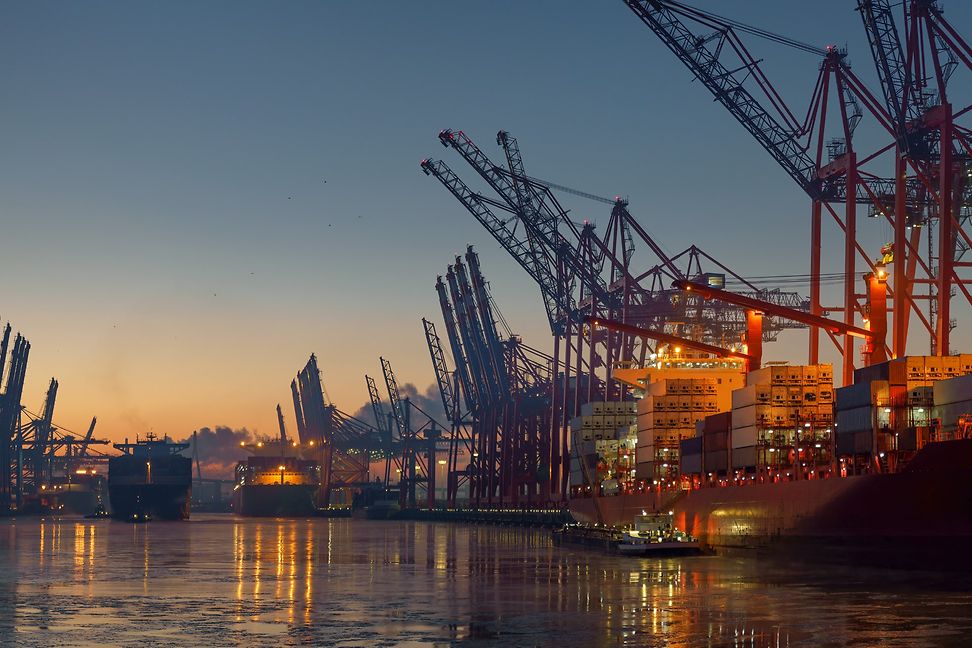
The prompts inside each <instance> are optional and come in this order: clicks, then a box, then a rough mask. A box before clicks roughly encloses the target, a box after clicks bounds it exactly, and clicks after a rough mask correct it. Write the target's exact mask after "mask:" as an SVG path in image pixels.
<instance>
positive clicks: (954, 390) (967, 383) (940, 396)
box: [932, 374, 972, 405]
mask: <svg viewBox="0 0 972 648" xmlns="http://www.w3.org/2000/svg"><path fill="white" fill-rule="evenodd" d="M932 391H933V398H934V403H935V405H948V404H949V403H959V402H962V401H966V400H972V374H970V375H968V376H960V377H958V378H949V379H947V380H939V381H938V382H936V383H935V384H934V386H933V387H932Z"/></svg>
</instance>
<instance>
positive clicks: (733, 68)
mask: <svg viewBox="0 0 972 648" xmlns="http://www.w3.org/2000/svg"><path fill="white" fill-rule="evenodd" d="M625 4H627V6H628V7H629V8H630V9H631V10H632V11H633V12H634V13H635V14H636V15H637V16H638V18H639V19H640V20H641V21H642V22H644V23H645V24H646V25H647V26H649V27H650V28H651V30H652V31H653V32H654V33H655V34H656V35H657V36H658V37H659V38H660V39H661V40H662V42H663V43H664V44H665V45H666V46H667V47H668V48H669V49H670V50H671V51H672V52H673V53H674V54H675V55H676V56H677V57H678V58H679V60H681V61H682V63H683V64H684V65H685V66H686V67H688V68H689V70H691V71H692V73H693V74H694V75H695V77H696V78H697V79H699V80H700V81H701V82H702V84H703V85H704V86H705V87H706V88H707V89H708V90H709V91H710V92H711V93H712V95H713V96H714V97H715V99H716V100H717V101H718V102H720V103H721V104H722V105H723V106H724V107H725V108H726V109H727V110H728V111H729V112H730V114H732V115H733V117H734V118H735V119H736V120H737V121H739V122H740V124H741V125H742V126H743V127H744V128H746V130H748V131H749V132H750V134H751V135H752V136H753V137H754V138H755V139H756V141H757V142H758V143H759V144H760V145H761V146H762V147H763V148H764V149H765V150H766V151H767V152H768V153H769V154H770V155H771V156H772V157H773V158H774V159H775V160H776V161H777V163H778V164H780V165H781V167H782V168H783V169H784V170H785V171H786V172H787V173H788V174H789V175H790V176H791V177H792V178H793V179H794V180H795V181H796V182H797V184H798V185H799V186H800V188H801V189H802V190H803V191H804V192H805V193H806V194H807V195H808V196H809V197H810V198H811V201H812V213H811V251H810V264H811V271H810V274H811V285H810V298H811V312H812V313H813V314H815V315H821V314H822V312H823V310H824V309H823V307H822V305H821V300H820V256H821V255H820V251H821V213H822V210H826V211H827V212H829V213H830V215H831V216H832V217H833V218H834V220H835V221H836V223H837V224H838V226H839V227H840V228H841V230H842V231H843V236H844V272H843V274H844V289H843V293H844V294H843V304H842V306H840V307H836V308H832V309H829V310H842V311H843V316H844V317H843V319H844V323H845V324H847V325H853V324H854V316H855V311H858V312H861V313H862V314H863V311H864V307H863V306H862V305H861V304H860V303H859V302H858V301H857V295H856V293H855V290H854V286H855V284H856V281H857V278H858V277H857V274H856V268H857V264H858V263H859V262H860V259H863V262H864V264H865V265H866V266H867V267H868V271H869V272H870V273H874V272H876V271H877V268H876V267H875V264H874V263H873V262H872V261H871V259H870V258H869V255H868V254H867V253H866V251H865V250H864V249H863V247H862V246H861V245H860V243H859V242H858V240H857V229H856V228H857V226H856V217H857V206H858V205H859V204H861V205H864V204H867V205H870V206H871V208H872V210H873V212H874V214H875V215H882V216H884V217H885V219H886V220H887V221H888V222H889V223H891V224H892V226H893V227H894V229H895V244H894V249H895V261H894V268H893V276H892V277H891V279H892V280H893V285H892V286H891V291H892V294H893V295H894V297H895V302H894V304H895V305H894V312H895V315H894V320H893V322H894V326H893V329H894V334H893V345H892V352H893V353H894V354H895V355H896V356H900V355H904V353H905V344H906V337H907V324H908V318H909V315H910V314H913V315H914V316H915V317H916V318H917V319H918V320H919V321H920V322H921V323H922V324H923V325H924V327H925V328H926V329H927V330H928V331H929V334H930V335H931V337H932V340H933V344H932V347H933V348H932V352H933V353H948V333H949V330H950V328H951V321H950V319H949V315H948V312H949V299H950V297H951V293H952V288H953V287H955V288H957V289H958V291H959V292H961V293H962V294H963V296H964V297H965V299H966V301H968V302H969V303H970V304H972V292H970V291H969V290H968V288H967V286H966V284H967V283H968V280H964V279H962V278H961V277H959V275H958V273H957V272H956V271H955V268H956V267H957V266H955V264H953V260H952V259H953V254H954V248H955V246H956V243H962V244H963V245H968V244H970V243H972V237H969V236H968V234H967V233H966V232H965V230H964V228H962V227H961V224H960V223H959V221H958V219H957V218H955V217H954V216H952V217H949V216H947V215H948V214H953V213H954V211H955V210H956V206H953V205H952V200H953V196H954V195H957V194H956V187H957V186H959V185H956V184H955V183H954V182H953V178H955V179H958V180H960V181H962V182H964V180H961V179H962V178H963V177H964V176H965V175H966V174H962V173H957V172H956V171H957V170H956V166H955V165H954V164H953V162H952V160H951V157H952V149H953V146H952V145H951V144H950V145H948V146H944V147H941V150H940V154H939V155H937V158H938V159H937V160H936V163H935V165H927V164H926V165H924V168H923V165H922V163H921V161H920V157H921V152H922V151H928V150H931V149H932V148H934V142H931V141H930V140H929V138H928V137H927V133H928V131H929V130H937V131H938V139H939V141H945V142H951V141H952V139H953V138H954V139H955V140H961V144H960V145H961V146H963V147H965V148H966V149H967V148H968V147H967V142H965V138H966V134H965V133H964V132H962V131H961V130H956V129H952V128H951V125H950V121H951V118H950V117H948V115H951V114H952V112H951V110H952V109H951V107H950V105H949V104H948V102H947V100H946V98H945V94H944V88H945V84H946V82H947V76H948V71H949V69H950V67H949V65H948V64H944V65H943V64H942V59H943V58H944V57H945V56H946V55H953V54H954V56H955V57H956V58H958V59H961V60H962V61H963V62H965V63H966V64H968V59H967V58H963V56H962V53H963V52H967V51H968V47H967V45H965V43H964V41H962V39H961V38H960V37H958V35H957V34H956V33H955V32H954V30H953V29H952V28H951V27H950V26H948V24H947V22H945V21H944V19H943V18H942V16H941V11H940V9H939V8H938V7H937V4H936V3H935V2H933V1H931V0H906V2H905V3H904V4H905V5H906V7H907V9H906V14H905V15H906V16H907V18H908V20H907V28H908V32H909V34H910V36H909V38H908V41H907V42H908V47H907V48H906V49H905V50H904V51H902V50H901V47H900V42H899V41H898V40H897V39H898V37H897V33H896V28H895V26H894V18H893V16H892V15H891V12H890V7H889V5H888V3H887V2H883V1H878V0H875V1H873V2H872V1H870V0H862V1H861V3H860V7H859V9H860V10H861V13H862V16H863V18H864V22H865V28H866V31H867V33H868V37H869V41H870V44H871V48H872V53H873V54H874V55H875V63H876V64H877V67H878V76H879V78H880V80H881V82H882V91H883V94H884V99H885V101H884V103H883V105H882V102H881V100H880V99H878V98H876V97H875V96H874V95H873V94H872V93H871V92H870V91H869V90H868V88H867V87H866V86H865V85H864V84H863V83H862V82H861V81H860V80H859V79H858V78H857V77H856V75H855V74H854V73H853V72H852V71H851V69H850V66H849V64H848V63H847V57H846V52H845V51H843V50H840V49H838V48H833V47H830V48H816V47H813V46H808V45H805V44H802V43H798V42H796V41H793V40H792V39H787V38H784V37H781V36H779V35H776V34H771V33H769V32H767V31H766V30H760V29H757V28H753V27H750V26H748V25H744V24H742V23H740V22H739V21H734V20H731V19H728V18H724V17H721V16H717V15H715V14H712V13H709V12H704V11H701V10H698V9H695V8H692V7H689V6H687V5H684V4H682V3H681V2H675V1H674V0H625ZM919 25H924V27H923V29H924V33H925V34H927V42H928V44H927V45H922V43H923V42H924V41H925V40H926V39H925V38H924V37H919V35H918V33H919V32H918V29H919ZM742 32H745V33H749V34H752V35H756V36H759V37H762V38H769V39H770V40H773V41H775V42H777V43H782V44H785V45H788V46H791V47H796V48H798V49H802V50H804V51H807V52H810V53H812V54H814V55H816V56H819V57H820V58H821V66H820V72H819V75H818V78H817V83H816V86H815V88H814V91H813V95H812V99H811V106H810V109H809V110H808V112H807V118H806V119H805V120H804V121H800V120H798V119H796V117H795V116H794V113H793V112H792V111H791V110H790V109H789V107H788V106H787V105H786V103H785V102H784V100H783V99H782V97H781V96H780V94H779V93H778V92H777V91H776V89H775V88H774V87H773V85H772V83H771V82H770V81H769V79H768V78H767V77H766V75H765V74H764V73H763V72H762V69H761V66H760V63H759V60H758V59H756V58H755V57H754V56H753V55H752V54H750V52H749V50H748V48H747V47H746V45H745V44H744V43H743V42H742V39H741V38H740V37H739V35H738V34H739V33H742ZM922 47H925V48H927V49H928V52H927V53H921V52H920V51H919V50H920V49H921V48H922ZM948 53H951V54H948ZM926 54H927V55H926ZM732 57H734V58H733V60H731V61H730V58H732ZM926 65H928V66H931V67H932V68H934V69H933V70H930V71H928V72H926V71H924V66H926ZM929 78H937V79H938V90H939V95H940V96H939V97H938V101H937V102H935V103H937V104H939V105H940V108H934V109H931V110H927V109H925V108H919V107H918V106H916V103H915V99H916V98H917V96H918V95H917V94H916V93H915V92H913V91H912V90H909V87H910V86H912V85H914V84H923V83H925V82H926V79H929ZM831 87H833V91H832V95H833V96H832V97H831ZM831 99H833V100H834V102H835V103H836V104H837V107H838V109H839V115H838V117H837V126H838V128H837V132H838V133H839V136H838V138H837V139H835V140H833V141H831V142H830V144H828V145H827V146H826V147H825V130H826V128H827V111H828V109H827V106H828V102H829V101H830V100H831ZM861 106H863V107H864V109H866V111H867V113H868V114H869V115H870V116H871V117H872V118H873V119H874V122H875V123H876V124H877V126H878V127H879V128H880V129H882V130H883V131H884V132H887V133H888V134H890V135H891V136H892V137H893V138H894V140H895V143H892V144H891V145H890V146H885V147H884V148H881V149H878V150H877V151H876V152H873V153H869V154H863V153H861V152H860V151H857V150H855V148H854V145H853V133H854V130H855V128H856V126H857V124H858V122H859V121H860V120H861V117H862V112H861V109H860V108H861ZM964 111H965V109H963V110H961V111H958V113H956V114H959V113H961V112H964ZM918 114H921V117H920V119H918V118H917V115H918ZM916 119H917V121H916ZM919 126H920V128H919ZM922 128H923V129H924V130H925V133H926V134H921V133H920V132H919V131H920V130H921V129H922ZM946 131H947V132H946ZM896 144H897V146H896ZM929 147H931V148H929ZM894 148H897V149H898V153H897V161H896V164H895V168H894V173H893V175H892V176H891V177H890V178H888V177H882V175H881V174H876V173H874V172H871V171H868V170H866V166H865V165H867V164H870V166H874V165H875V164H876V163H875V160H880V159H881V156H882V155H883V154H884V153H885V152H887V151H889V150H891V149H894ZM825 149H826V151H827V152H828V154H829V156H830V159H829V160H828V159H826V158H825V157H824V152H825ZM814 150H815V153H813V151H814ZM906 163H907V165H909V166H911V167H912V170H913V171H914V174H913V175H907V176H906V173H905V165H906ZM931 166H936V167H937V170H933V169H931ZM936 176H937V177H938V181H937V182H936V181H935V180H934V178H935V177H936ZM936 185H937V186H936ZM960 193H961V192H960ZM835 203H842V204H843V205H844V214H843V216H840V215H839V214H838V213H837V211H836V210H835V209H834V207H833V204H835ZM916 212H917V214H916ZM921 214H924V216H922V215H921ZM939 214H946V216H945V217H944V218H943V217H940V216H939ZM930 219H936V220H937V221H938V222H939V223H940V227H941V229H942V231H940V233H939V242H938V249H939V250H945V251H946V252H945V253H940V252H939V253H938V254H939V255H940V257H941V259H940V261H941V262H940V263H936V262H935V260H934V257H935V254H936V253H935V252H934V251H932V253H931V254H929V255H928V256H927V257H926V258H922V256H921V251H920V249H919V248H920V246H919V245H918V241H919V237H920V231H919V227H920V226H921V225H922V224H930V222H931V221H930ZM908 228H911V231H910V233H907V232H906V230H907V229H908ZM929 247H930V248H932V247H933V246H931V244H929ZM969 247H972V245H969ZM858 257H860V259H858ZM936 266H940V267H936ZM916 268H917V269H920V270H921V271H922V273H923V275H924V278H921V279H916V278H915V270H916ZM915 285H927V287H928V289H929V293H928V295H927V296H926V298H927V299H928V300H929V313H928V315H927V316H926V315H925V314H923V313H922V311H921V309H920V308H919V307H918V305H917V303H916V301H915V295H914V294H913V287H914V286H915ZM838 348H840V349H841V352H842V353H843V357H844V362H843V364H844V368H843V378H844V382H845V383H847V382H849V380H850V378H851V374H852V372H853V352H854V349H853V341H852V338H851V337H849V336H845V337H844V340H843V344H842V345H838ZM818 352H819V347H818V336H817V329H815V328H814V329H812V330H811V336H810V353H809V355H810V361H811V362H817V361H818Z"/></svg>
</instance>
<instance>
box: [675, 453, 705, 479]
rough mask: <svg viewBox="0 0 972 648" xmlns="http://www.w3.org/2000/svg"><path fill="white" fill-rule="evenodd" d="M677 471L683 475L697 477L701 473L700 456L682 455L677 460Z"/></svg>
mask: <svg viewBox="0 0 972 648" xmlns="http://www.w3.org/2000/svg"><path fill="white" fill-rule="evenodd" d="M678 471H679V473H681V474H683V475H698V474H701V473H702V455H701V454H691V455H686V454H683V455H682V456H681V457H679V460H678Z"/></svg>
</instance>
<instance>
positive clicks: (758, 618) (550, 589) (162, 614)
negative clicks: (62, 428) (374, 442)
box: [0, 515, 972, 648]
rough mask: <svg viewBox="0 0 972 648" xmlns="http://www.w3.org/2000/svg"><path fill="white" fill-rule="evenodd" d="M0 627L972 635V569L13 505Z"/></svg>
mask: <svg viewBox="0 0 972 648" xmlns="http://www.w3.org/2000/svg"><path fill="white" fill-rule="evenodd" d="M0 645H23V646H86V645H99V646H193V647H194V648H201V647H206V648H212V647H218V646H291V645H315V646H369V647H370V646H449V645H460V646H494V645H495V646H556V647H572V646H663V645H671V646H685V647H690V646H842V645H856V646H874V645H882V646H939V645H940V646H963V645H965V646H968V645H972V586H970V584H969V583H968V582H965V581H960V580H956V579H955V577H953V576H950V575H942V574H917V573H914V572H894V571H870V570H854V569H848V568H847V567H839V568H829V567H823V566H818V565H812V564H792V563H788V564H781V563H770V562H767V561H764V560H757V559H753V558H727V557H721V556H703V557H693V558H681V559H664V560H659V559H638V558H625V557H622V556H608V555H603V554H599V553H594V552H588V551H581V550H567V549H561V548H558V547H554V546H552V544H551V542H550V539H549V532H547V531H543V530H535V529H517V528H502V527H487V526H465V525H455V524H429V523H421V522H419V523H412V522H374V521H364V520H347V519H339V520H328V519H314V520H254V519H238V518H234V517H232V516H230V515H209V516H205V515H198V516H194V517H193V519H192V520H191V521H189V522H183V523H179V522H152V523H150V524H145V525H132V524H126V523H122V522H112V521H108V520H84V519H64V518H62V519H60V520H53V519H47V520H42V519H37V518H24V519H20V520H5V521H2V522H0Z"/></svg>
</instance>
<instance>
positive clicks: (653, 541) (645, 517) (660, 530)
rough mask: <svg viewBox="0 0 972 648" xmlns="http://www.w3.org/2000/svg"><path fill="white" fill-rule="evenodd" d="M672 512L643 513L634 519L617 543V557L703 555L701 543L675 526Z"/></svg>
mask: <svg viewBox="0 0 972 648" xmlns="http://www.w3.org/2000/svg"><path fill="white" fill-rule="evenodd" d="M673 516H674V512H673V511H669V512H668V514H667V515H665V514H660V513H655V514H648V513H645V512H644V511H642V513H641V515H638V516H635V519H634V523H633V524H632V525H631V528H630V529H626V530H625V531H624V534H623V535H622V537H621V540H620V541H619V542H618V545H617V550H618V553H622V554H624V555H626V556H656V555H662V554H664V555H669V556H671V555H689V554H698V553H702V546H701V545H700V544H699V541H698V540H697V539H695V538H693V537H692V536H690V535H689V534H687V533H685V532H684V531H679V530H678V529H676V528H675V526H674V525H673V524H672V517H673Z"/></svg>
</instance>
